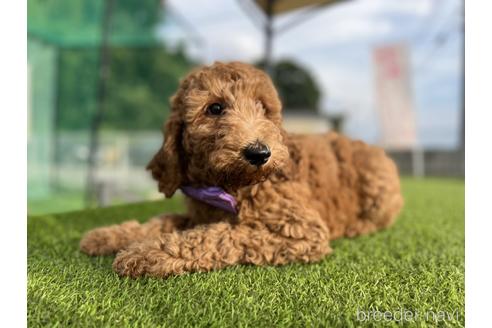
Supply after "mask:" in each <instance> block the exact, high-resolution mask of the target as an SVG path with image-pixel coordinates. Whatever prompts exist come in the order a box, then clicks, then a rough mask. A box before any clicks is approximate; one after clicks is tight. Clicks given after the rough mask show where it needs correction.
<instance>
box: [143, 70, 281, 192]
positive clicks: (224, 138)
mask: <svg viewBox="0 0 492 328" xmlns="http://www.w3.org/2000/svg"><path fill="white" fill-rule="evenodd" d="M288 156H289V154H288V150H287V147H286V146H285V145H284V143H283V133H282V129H281V103H280V100H279V98H278V95H277V92H276V90H275V88H274V86H273V84H272V82H271V80H270V78H269V77H268V76H267V75H266V74H265V73H263V72H262V71H260V70H258V69H256V68H254V67H252V66H250V65H246V64H242V63H229V64H223V63H215V64H214V65H212V66H208V67H203V68H200V69H198V70H196V71H194V72H192V73H191V74H190V75H188V76H187V77H186V78H185V79H184V80H183V82H182V83H181V85H180V87H179V89H178V92H177V93H176V94H175V95H174V97H173V98H172V99H171V114H170V117H169V119H168V121H167V123H166V125H165V135H164V143H163V145H162V147H161V149H160V150H159V151H158V152H157V154H156V155H155V156H154V158H153V159H152V161H151V162H150V163H149V165H148V169H149V170H150V171H151V172H152V175H153V177H154V178H155V179H156V180H157V181H158V182H159V190H160V191H162V192H163V193H164V194H165V195H166V196H167V197H170V196H172V195H173V194H174V192H175V191H176V189H177V188H179V187H180V186H181V185H188V184H192V185H197V186H220V187H223V188H226V189H235V188H239V187H242V186H246V185H250V184H255V183H258V182H260V181H262V180H264V179H265V178H267V177H268V175H270V174H271V173H272V172H274V171H276V170H278V169H280V168H281V167H282V166H283V165H284V164H285V163H286V161H287V159H288Z"/></svg>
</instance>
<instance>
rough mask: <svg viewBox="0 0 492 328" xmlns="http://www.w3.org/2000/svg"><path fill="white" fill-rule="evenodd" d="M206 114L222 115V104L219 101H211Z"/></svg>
mask: <svg viewBox="0 0 492 328" xmlns="http://www.w3.org/2000/svg"><path fill="white" fill-rule="evenodd" d="M207 114H210V115H215V116H218V115H222V114H224V105H222V104H219V103H213V104H211V105H209V106H208V107H207Z"/></svg>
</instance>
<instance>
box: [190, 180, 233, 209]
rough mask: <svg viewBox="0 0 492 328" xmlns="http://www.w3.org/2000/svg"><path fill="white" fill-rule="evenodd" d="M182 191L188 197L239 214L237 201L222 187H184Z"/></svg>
mask: <svg viewBox="0 0 492 328" xmlns="http://www.w3.org/2000/svg"><path fill="white" fill-rule="evenodd" d="M181 190H182V191H183V193H184V194H185V195H186V196H188V197H191V198H193V199H196V200H199V201H202V202H204V203H207V204H208V205H212V206H214V207H218V208H220V209H222V210H224V211H226V212H230V213H234V214H237V209H236V205H237V201H236V199H235V198H234V196H232V195H231V194H228V193H227V192H225V191H224V189H222V188H220V187H200V188H195V187H191V186H182V187H181Z"/></svg>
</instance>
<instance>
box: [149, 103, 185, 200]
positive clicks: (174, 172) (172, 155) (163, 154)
mask: <svg viewBox="0 0 492 328" xmlns="http://www.w3.org/2000/svg"><path fill="white" fill-rule="evenodd" d="M172 102H173V105H174V104H176V99H173V101H172ZM182 133H183V121H182V119H181V117H180V112H179V110H177V108H175V107H174V106H173V108H172V110H171V115H170V116H169V118H168V120H167V123H166V126H165V131H164V142H163V144H162V147H161V149H159V151H158V152H157V153H156V154H155V155H154V157H153V158H152V160H151V161H150V163H149V164H148V165H147V170H149V171H151V173H152V177H153V178H154V179H155V180H156V181H158V183H159V191H160V192H162V193H164V194H165V195H166V197H167V198H169V197H171V196H172V195H173V194H174V192H175V191H176V189H178V188H179V187H180V185H181V181H182V178H183V172H182V169H181V167H182V164H183V163H182V158H181V154H182V151H181V138H182Z"/></svg>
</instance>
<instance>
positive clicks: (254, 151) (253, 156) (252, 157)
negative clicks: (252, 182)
mask: <svg viewBox="0 0 492 328" xmlns="http://www.w3.org/2000/svg"><path fill="white" fill-rule="evenodd" d="M271 154H272V153H271V152H270V148H268V146H267V145H264V144H262V143H259V142H255V143H253V144H250V145H249V146H247V147H246V148H244V150H243V156H244V158H246V160H247V161H248V162H249V163H250V164H252V165H256V166H261V165H263V164H265V163H266V162H268V158H270V155H271Z"/></svg>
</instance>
